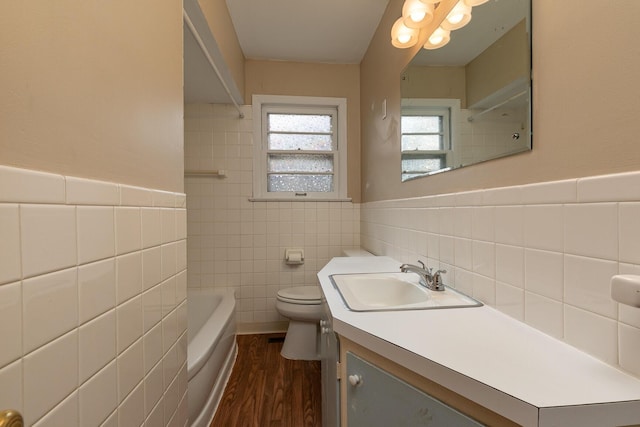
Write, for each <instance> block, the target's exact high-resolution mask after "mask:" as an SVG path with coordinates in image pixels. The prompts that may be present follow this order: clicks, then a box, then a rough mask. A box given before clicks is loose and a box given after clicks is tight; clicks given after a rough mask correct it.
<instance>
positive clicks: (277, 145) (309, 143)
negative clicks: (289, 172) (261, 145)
mask: <svg viewBox="0 0 640 427" xmlns="http://www.w3.org/2000/svg"><path fill="white" fill-rule="evenodd" d="M332 148H333V147H332V140H331V135H318V134H316V135H314V134H298V135H291V134H281V133H272V134H269V150H309V151H310V150H316V151H331V149H332Z"/></svg>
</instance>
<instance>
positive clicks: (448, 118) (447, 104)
mask: <svg viewBox="0 0 640 427" xmlns="http://www.w3.org/2000/svg"><path fill="white" fill-rule="evenodd" d="M459 114H460V101H459V100H457V99H424V98H420V99H403V100H402V107H401V112H400V116H401V117H400V120H402V117H404V116H443V133H442V136H443V147H444V149H442V150H419V151H416V150H412V151H403V150H402V137H403V136H404V135H405V133H403V131H402V127H401V129H400V174H401V181H402V182H407V181H411V180H413V179H417V178H421V177H424V176H429V175H433V174H436V173H440V172H444V171H446V170H449V169H450V168H451V163H452V161H453V159H452V155H453V151H454V147H455V144H456V143H457V135H456V132H457V128H456V126H455V123H458V119H459ZM421 155H422V156H424V159H429V158H444V163H445V167H444V168H442V169H439V170H434V171H430V172H424V173H421V174H415V176H412V177H409V178H406V179H405V178H404V175H405V171H404V167H403V160H404V159H405V156H406V157H412V156H413V157H419V156H421Z"/></svg>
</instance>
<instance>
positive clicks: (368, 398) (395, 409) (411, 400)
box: [347, 353, 482, 427]
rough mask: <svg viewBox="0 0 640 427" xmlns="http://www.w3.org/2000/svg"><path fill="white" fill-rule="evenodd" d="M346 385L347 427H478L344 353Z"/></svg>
mask: <svg viewBox="0 0 640 427" xmlns="http://www.w3.org/2000/svg"><path fill="white" fill-rule="evenodd" d="M347 382H348V383H349V384H348V386H347V422H348V425H349V427H371V426H376V425H378V426H393V425H401V426H407V427H413V426H416V427H418V426H456V427H479V426H482V424H480V423H479V422H477V421H475V420H473V419H472V418H469V417H467V416H466V415H464V414H462V413H461V412H458V411H457V410H455V409H453V408H452V407H450V406H448V405H446V404H444V403H442V402H440V401H439V400H437V399H434V398H433V397H432V396H430V395H428V394H427V393H425V392H423V391H421V390H418V389H417V388H415V387H413V386H412V385H410V384H408V383H406V382H404V381H402V380H401V379H400V378H398V377H396V376H395V375H392V374H390V373H389V372H387V371H385V370H383V369H381V368H378V367H377V366H375V365H373V364H371V363H369V362H367V361H366V360H363V359H361V358H360V357H358V356H356V355H355V354H353V353H347Z"/></svg>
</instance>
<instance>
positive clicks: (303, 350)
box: [276, 286, 323, 360]
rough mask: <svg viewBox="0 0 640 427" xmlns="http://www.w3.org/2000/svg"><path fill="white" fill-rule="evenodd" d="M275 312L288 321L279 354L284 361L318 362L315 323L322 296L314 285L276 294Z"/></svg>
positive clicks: (282, 290)
mask: <svg viewBox="0 0 640 427" xmlns="http://www.w3.org/2000/svg"><path fill="white" fill-rule="evenodd" d="M276 309H277V310H278V312H279V313H280V314H281V315H282V316H284V317H287V318H289V328H288V329H287V335H286V337H285V339H284V344H283V346H282V350H281V351H280V354H281V355H282V357H284V358H286V359H293V360H319V359H320V356H319V355H318V337H319V322H320V319H321V317H322V313H323V311H322V297H321V295H320V288H318V287H317V286H297V287H293V288H286V289H281V290H280V291H278V297H277V301H276Z"/></svg>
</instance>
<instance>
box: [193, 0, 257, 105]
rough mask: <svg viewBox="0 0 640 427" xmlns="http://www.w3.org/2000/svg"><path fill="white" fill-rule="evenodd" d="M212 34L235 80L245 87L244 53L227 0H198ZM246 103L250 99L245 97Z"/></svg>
mask: <svg viewBox="0 0 640 427" xmlns="http://www.w3.org/2000/svg"><path fill="white" fill-rule="evenodd" d="M198 3H199V4H200V8H201V9H202V13H203V14H204V16H205V18H206V19H207V22H208V23H209V28H210V30H211V34H213V37H214V38H215V40H216V42H217V43H218V47H219V48H220V51H221V52H222V56H223V57H224V65H226V66H227V67H228V68H229V71H230V72H231V76H232V77H233V80H234V82H235V84H236V86H237V87H238V89H239V90H240V92H241V93H242V92H243V89H244V62H245V58H244V54H243V53H242V48H241V47H240V42H239V41H238V36H237V35H236V30H235V28H234V27H233V22H232V21H231V15H229V9H228V8H227V3H226V1H225V0H198ZM245 102H246V103H250V100H247V99H245Z"/></svg>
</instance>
